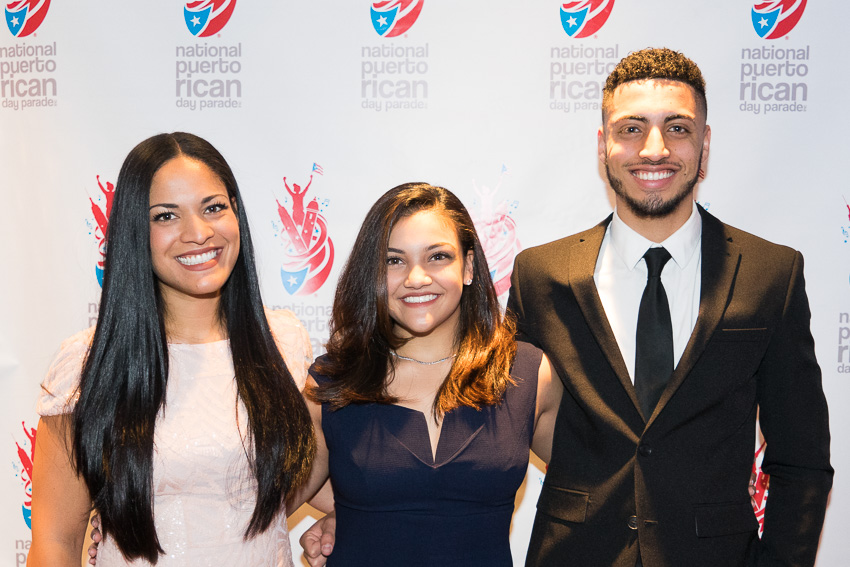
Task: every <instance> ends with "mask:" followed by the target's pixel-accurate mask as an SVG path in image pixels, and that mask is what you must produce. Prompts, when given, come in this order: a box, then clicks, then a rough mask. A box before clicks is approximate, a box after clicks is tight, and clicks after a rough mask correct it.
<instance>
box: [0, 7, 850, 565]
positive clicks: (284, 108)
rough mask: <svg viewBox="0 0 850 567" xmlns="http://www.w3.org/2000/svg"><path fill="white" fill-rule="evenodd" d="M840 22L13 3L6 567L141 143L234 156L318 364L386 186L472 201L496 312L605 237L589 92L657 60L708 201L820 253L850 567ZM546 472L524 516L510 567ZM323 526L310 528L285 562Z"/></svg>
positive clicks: (689, 14) (272, 277)
mask: <svg viewBox="0 0 850 567" xmlns="http://www.w3.org/2000/svg"><path fill="white" fill-rule="evenodd" d="M848 19H850V4H848V3H846V2H826V1H825V0H809V1H807V0H763V1H762V0H717V1H714V2H680V1H677V0H584V1H576V2H566V3H564V2H555V1H549V0H535V1H534V2H512V1H507V0H489V1H484V0H465V1H463V2H457V1H448V0H384V1H378V2H370V1H369V0H337V1H331V2H257V1H252V0H198V1H191V2H185V1H180V0H146V1H144V2H129V1H125V2H95V1H91V0H75V1H74V2H70V1H67V0H52V1H51V0H16V1H14V2H9V3H5V5H4V23H3V25H0V188H2V189H1V190H2V197H3V199H2V203H3V207H4V209H5V213H6V214H5V215H3V217H4V218H3V220H2V222H0V243H2V244H1V245H2V252H3V253H2V256H0V258H2V266H3V276H2V277H0V420H2V421H1V422H0V423H2V425H0V428H2V431H4V432H5V435H4V439H5V441H4V444H3V445H2V447H3V452H2V455H5V456H3V457H2V459H0V460H3V459H5V461H4V462H5V463H6V464H5V466H3V467H2V471H4V472H3V474H1V475H0V493H2V499H0V502H2V508H0V566H5V565H23V564H24V563H25V561H26V554H27V549H28V547H29V545H30V541H31V531H30V523H31V522H30V519H31V518H30V495H31V484H30V479H31V475H32V467H33V463H32V456H33V447H34V444H35V443H36V439H37V435H38V433H37V430H36V426H37V423H38V417H37V415H36V413H35V402H36V398H37V396H38V394H39V383H40V381H41V380H42V378H43V376H44V373H45V371H46V370H47V367H48V364H49V362H50V360H51V358H52V356H53V355H54V354H55V352H56V351H57V348H58V346H59V344H60V342H61V341H62V340H63V339H64V338H66V337H68V336H70V335H71V334H73V333H75V332H77V331H79V330H80V329H83V328H86V327H88V326H91V325H93V324H94V323H95V321H96V320H97V315H98V300H99V295H100V283H101V279H102V273H103V253H104V233H105V230H106V228H107V226H108V223H109V212H110V206H111V202H112V195H113V190H114V183H115V179H116V177H117V174H118V170H119V167H120V165H121V162H122V160H123V158H124V157H125V155H126V154H127V152H128V151H129V150H130V149H131V148H132V147H133V146H134V145H135V144H137V143H138V142H140V141H141V140H143V139H145V138H147V137H148V136H151V135H153V134H156V133H159V132H171V131H176V130H182V131H188V132H193V133H196V134H199V135H201V136H203V137H205V138H207V139H208V140H210V141H211V142H212V143H213V145H215V146H216V147H217V148H218V149H219V150H220V151H221V152H222V153H223V154H224V156H225V157H226V158H227V160H228V161H229V163H230V164H231V166H232V167H233V169H234V171H235V173H236V177H237V179H238V181H239V184H240V187H241V189H242V192H243V197H244V200H245V206H246V208H247V211H248V216H249V218H250V221H251V229H252V234H253V238H254V244H255V246H256V248H257V250H258V260H259V269H260V275H261V280H262V286H263V293H264V300H265V302H266V304H267V305H269V306H270V307H277V308H287V309H291V310H292V311H293V312H294V313H295V314H296V315H297V316H298V317H299V318H300V319H301V321H302V322H303V323H304V325H305V326H306V328H307V330H308V331H309V333H310V337H311V340H312V344H313V351H314V354H315V355H318V354H321V353H322V352H323V343H324V341H325V340H326V338H327V332H328V317H329V315H330V311H331V302H332V298H333V292H334V286H335V283H336V278H337V276H338V274H339V272H340V269H341V267H342V265H343V264H344V262H345V261H346V258H347V256H348V253H349V251H350V249H351V244H352V242H353V239H354V237H355V235H356V233H357V231H358V228H359V225H360V222H361V221H362V219H363V217H364V215H365V213H366V211H367V210H368V208H369V206H370V205H371V204H372V203H373V202H374V200H375V199H376V198H377V197H378V196H380V195H381V194H382V193H384V192H385V191H386V190H387V189H389V188H391V187H393V186H395V185H398V184H400V183H403V182H407V181H427V182H430V183H433V184H437V185H442V186H445V187H448V188H449V189H451V190H452V191H454V192H455V193H456V194H457V195H458V196H459V197H460V198H461V199H462V200H463V201H464V202H465V204H466V205H467V207H468V208H469V209H470V211H471V213H472V214H473V216H474V218H475V220H476V223H477V226H478V228H479V231H480V234H481V238H482V241H483V243H484V246H485V249H486V251H487V254H488V259H489V261H490V264H491V268H492V271H493V278H494V281H495V283H496V286H497V288H498V290H499V293H500V294H501V297H502V299H503V301H504V300H505V299H506V298H507V290H508V287H509V285H510V282H509V277H510V272H511V266H512V261H513V258H514V257H515V255H516V254H517V252H519V251H520V250H521V249H523V248H526V247H529V246H534V245H537V244H541V243H544V242H547V241H550V240H553V239H555V238H559V237H561V236H565V235H567V234H571V233H573V232H576V231H579V230H582V229H585V228H588V227H590V226H592V225H593V224H596V223H597V222H599V221H600V220H601V219H602V218H604V217H605V216H606V215H607V214H608V213H609V212H610V211H611V209H612V198H611V195H610V193H609V190H608V189H607V187H606V182H605V179H604V172H603V170H602V169H601V168H600V165H599V162H598V160H597V157H596V131H597V128H598V126H599V124H600V108H599V106H600V99H601V85H602V83H603V82H604V80H605V77H606V75H607V74H608V72H609V71H610V70H611V69H612V68H613V66H614V65H615V64H616V63H617V62H618V61H619V60H620V59H621V58H622V57H624V56H625V55H627V54H628V53H629V52H630V51H633V50H637V49H641V48H644V47H647V46H657V47H660V46H666V47H670V48H673V49H676V50H679V51H682V52H683V53H685V54H686V55H688V56H689V57H691V58H692V59H694V60H695V61H696V62H697V63H698V64H699V65H700V67H701V68H702V70H703V73H704V75H705V77H706V81H707V91H708V106H709V113H708V122H709V124H710V125H711V126H712V134H713V135H712V148H711V150H712V151H711V157H710V161H709V164H708V168H707V175H706V177H705V179H704V181H702V182H701V183H700V185H699V186H698V194H697V199H698V200H699V202H700V203H701V204H702V205H703V206H705V207H706V208H707V209H708V210H709V211H711V212H712V213H714V214H715V215H716V216H718V217H719V218H720V219H722V220H724V221H725V222H727V223H729V224H732V225H734V226H737V227H739V228H742V229H744V230H747V231H750V232H754V233H756V234H758V235H760V236H763V237H765V238H768V239H770V240H773V241H776V242H780V243H783V244H787V245H789V246H792V247H794V248H797V249H799V250H801V251H802V252H803V254H804V255H805V257H806V280H807V287H808V293H809V298H810V301H811V306H812V317H813V319H812V326H813V332H814V335H815V339H816V343H817V353H818V357H819V360H820V363H821V365H822V368H823V373H824V388H825V390H826V394H827V398H828V400H829V404H830V408H831V410H832V411H831V425H832V435H833V442H832V448H833V464H834V466H835V468H836V470H837V471H838V474H837V475H836V482H835V487H834V489H833V492H832V497H831V503H830V507H829V510H828V514H827V521H826V526H825V528H824V533H823V537H822V544H821V551H820V555H819V560H818V565H819V566H837V565H845V564H846V563H847V560H846V559H845V557H844V556H845V555H846V551H847V550H848V546H847V543H846V538H845V537H844V536H843V534H842V533H841V529H842V527H843V523H844V522H843V519H846V518H847V517H848V516H850V495H848V491H850V482H848V481H846V480H845V478H846V477H845V475H844V474H843V473H844V471H846V470H848V469H850V445H848V434H849V433H848V432H850V418H848V417H847V413H846V408H847V407H848V406H850V385H849V384H850V243H848V240H850V205H848V202H850V183H848V181H847V179H846V176H847V169H846V164H847V159H848V155H850V136H848V131H850V113H848V112H847V110H846V108H847V104H848V102H847V101H848V100H850V96H848V92H850V88H849V87H850V78H848V77H850V75H848V73H847V69H848V65H850V63H848V61H847V53H848V51H850V39H848V36H847V34H846V33H845V30H844V29H843V28H844V25H845V22H847V21H848ZM305 211H306V213H305ZM305 219H307V220H305ZM310 219H313V220H310ZM307 222H315V224H314V230H313V235H312V237H311V238H310V239H309V241H307V240H305V239H304V238H303V237H302V234H303V233H302V229H303V228H304V225H305V223H307ZM308 232H309V231H308ZM757 449H758V447H754V450H757ZM542 469H543V467H542V465H541V466H536V465H532V466H531V467H530V469H529V475H528V478H527V480H526V483H525V484H524V486H523V489H522V490H521V491H520V494H519V495H518V498H517V502H518V507H517V512H516V514H515V516H514V521H513V526H512V545H513V550H514V562H515V563H516V564H517V565H521V564H522V562H523V559H524V555H525V550H526V546H527V541H528V536H529V533H530V528H531V521H532V518H533V514H534V505H535V502H536V499H537V495H538V494H539V490H540V484H541V482H542V479H543V472H542ZM758 484H759V488H760V490H759V494H758V496H759V499H761V497H762V495H763V490H761V489H762V488H763V486H762V483H761V479H760V480H759V483H758ZM309 523H311V518H310V517H309V516H305V515H304V514H303V513H302V514H300V515H299V517H298V518H297V520H296V521H295V522H293V524H294V525H293V526H292V532H293V541H294V540H295V536H297V534H298V533H300V531H301V530H303V529H304V528H305V527H306V526H307V525H309ZM295 549H298V550H300V548H298V547H297V544H295ZM298 554H299V551H297V552H296V555H298Z"/></svg>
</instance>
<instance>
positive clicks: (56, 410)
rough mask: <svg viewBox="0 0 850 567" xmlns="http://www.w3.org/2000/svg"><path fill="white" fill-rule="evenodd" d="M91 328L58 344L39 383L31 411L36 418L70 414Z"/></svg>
mask: <svg viewBox="0 0 850 567" xmlns="http://www.w3.org/2000/svg"><path fill="white" fill-rule="evenodd" d="M93 334H94V327H91V328H89V329H86V330H85V331H80V332H79V333H77V334H76V335H74V336H72V337H71V338H69V339H66V340H65V341H63V342H62V345H61V346H60V347H59V353H58V354H57V355H56V357H55V358H54V359H53V362H51V363H50V368H49V369H48V370H47V376H46V377H45V378H44V381H43V382H42V383H41V394H40V395H39V397H38V403H37V404H36V409H35V411H36V412H37V413H38V415H40V416H50V415H60V414H63V413H70V412H72V411H73V410H74V405H75V404H76V403H77V398H79V396H80V392H79V389H78V386H79V385H80V374H81V373H82V369H83V361H84V360H85V357H86V355H87V354H88V351H89V345H90V344H91V339H92V335H93Z"/></svg>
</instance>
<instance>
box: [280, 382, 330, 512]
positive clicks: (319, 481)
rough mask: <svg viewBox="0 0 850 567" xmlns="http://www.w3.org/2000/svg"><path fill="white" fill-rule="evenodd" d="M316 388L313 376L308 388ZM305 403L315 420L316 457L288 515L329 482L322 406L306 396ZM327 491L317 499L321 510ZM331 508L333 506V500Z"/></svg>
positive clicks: (289, 504)
mask: <svg viewBox="0 0 850 567" xmlns="http://www.w3.org/2000/svg"><path fill="white" fill-rule="evenodd" d="M315 387H316V382H315V381H314V380H313V378H312V376H311V377H309V378H308V379H307V388H315ZM304 401H305V402H306V403H307V409H308V410H310V417H311V418H312V420H313V430H314V431H315V434H316V456H315V458H314V459H313V466H312V467H311V468H310V476H309V477H308V478H307V482H305V483H304V484H303V485H301V486H300V487H299V488H298V489H297V490H296V491H295V492H294V493H293V494H292V496H290V497H289V499H288V500H287V501H286V513H287V515H290V514H292V513H293V512H295V511H296V510H297V509H298V508H300V507H301V505H302V504H304V502H306V501H308V500H310V499H311V498H313V496H315V495H316V493H317V492H319V489H320V488H322V485H324V484H325V481H327V480H328V446H327V444H326V443H325V435H324V433H323V432H322V406H321V405H319V404H317V403H316V402H314V401H313V400H311V399H309V398H307V397H306V396H305V397H304ZM326 490H327V489H325V490H323V491H322V494H323V496H322V497H319V498H317V501H316V504H317V505H319V506H320V509H322V508H327V504H322V502H323V501H325V500H326V498H325V496H326V495H327V492H326ZM330 506H331V507H332V506H333V501H332V500H331V504H330ZM322 511H323V512H327V509H322Z"/></svg>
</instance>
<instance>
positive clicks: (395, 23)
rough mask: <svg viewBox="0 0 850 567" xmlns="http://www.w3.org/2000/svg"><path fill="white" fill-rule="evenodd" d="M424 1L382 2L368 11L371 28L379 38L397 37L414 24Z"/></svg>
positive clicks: (374, 4) (376, 3) (384, 0)
mask: <svg viewBox="0 0 850 567" xmlns="http://www.w3.org/2000/svg"><path fill="white" fill-rule="evenodd" d="M424 4H425V0H383V1H381V2H373V3H372V7H371V9H370V10H369V11H370V14H371V16H372V26H373V27H374V28H375V31H376V32H377V33H378V35H379V36H381V37H398V36H400V35H401V34H403V33H404V32H406V31H407V30H409V29H410V26H412V25H413V24H414V22H416V18H418V17H419V13H420V12H422V6H423V5H424Z"/></svg>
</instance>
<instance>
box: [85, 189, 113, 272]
mask: <svg viewBox="0 0 850 567" xmlns="http://www.w3.org/2000/svg"><path fill="white" fill-rule="evenodd" d="M97 185H98V187H100V191H101V193H103V196H104V197H105V198H106V203H105V204H104V206H103V208H101V207H100V205H97V204H95V202H94V200H93V199H92V198H91V197H89V202H90V203H91V212H92V215H93V216H94V220H95V223H96V226H95V228H94V230H93V231H92V233H93V234H94V238H95V240H97V249H98V252H100V259H99V260H98V261H97V265H96V266H95V273H96V275H97V283H99V284H100V286H101V287H103V270H104V265H103V262H104V260H105V259H106V229H107V227H108V226H109V215H110V213H111V212H112V200H113V199H114V198H115V185H114V184H112V183H110V182H109V181H107V182H106V187H104V186H103V183H101V182H100V176H99V175H98V176H97Z"/></svg>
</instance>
